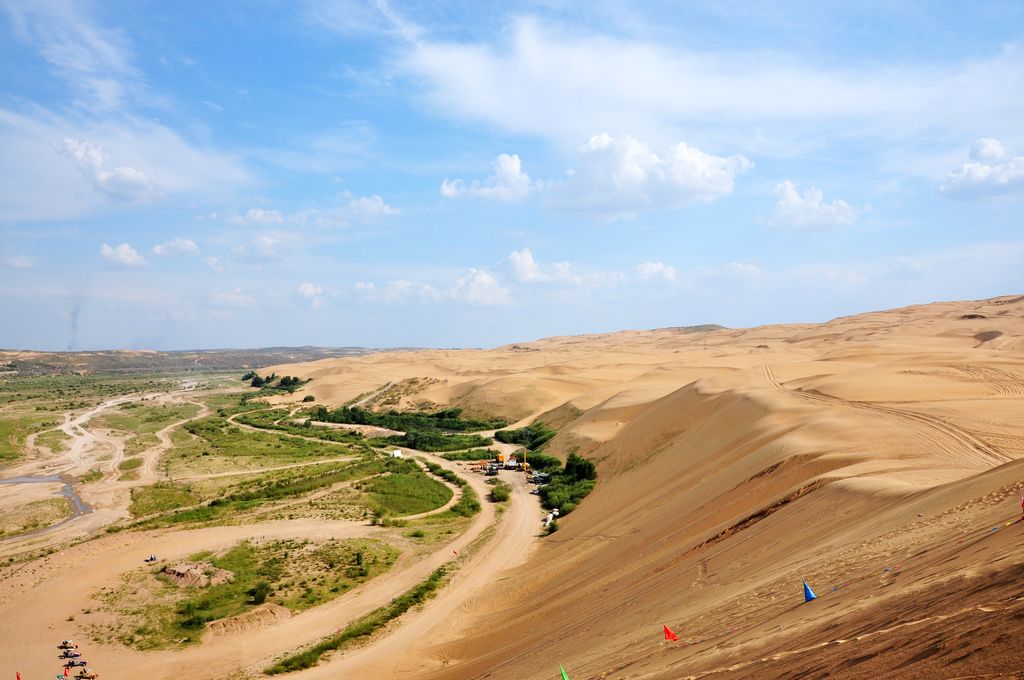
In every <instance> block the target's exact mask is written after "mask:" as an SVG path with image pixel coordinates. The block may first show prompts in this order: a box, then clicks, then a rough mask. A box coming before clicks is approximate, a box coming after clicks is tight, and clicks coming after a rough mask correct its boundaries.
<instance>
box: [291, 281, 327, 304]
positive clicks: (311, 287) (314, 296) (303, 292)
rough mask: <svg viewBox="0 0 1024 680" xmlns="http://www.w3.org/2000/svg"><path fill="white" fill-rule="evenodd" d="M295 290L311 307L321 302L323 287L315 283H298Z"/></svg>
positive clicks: (322, 299)
mask: <svg viewBox="0 0 1024 680" xmlns="http://www.w3.org/2000/svg"><path fill="white" fill-rule="evenodd" d="M295 292H296V294H297V295H298V296H299V297H300V298H301V299H302V300H304V301H305V302H306V303H307V304H309V305H312V306H313V307H319V306H320V305H322V304H323V301H324V297H323V296H324V289H323V288H321V287H320V286H318V285H316V284H315V283H309V282H306V283H300V284H299V287H298V288H297V289H296V291H295Z"/></svg>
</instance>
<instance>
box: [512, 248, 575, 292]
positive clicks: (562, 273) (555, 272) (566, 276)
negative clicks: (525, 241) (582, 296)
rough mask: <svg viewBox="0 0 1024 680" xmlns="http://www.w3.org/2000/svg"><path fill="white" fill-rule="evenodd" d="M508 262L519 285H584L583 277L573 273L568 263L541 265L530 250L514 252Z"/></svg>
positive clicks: (524, 249)
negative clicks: (549, 283)
mask: <svg viewBox="0 0 1024 680" xmlns="http://www.w3.org/2000/svg"><path fill="white" fill-rule="evenodd" d="M507 261H508V263H509V266H510V267H511V268H512V277H513V278H514V279H515V280H516V281H518V282H519V283H546V282H552V281H555V282H560V283H572V284H580V283H582V281H583V279H582V277H580V276H578V275H576V274H574V273H573V271H572V265H571V264H570V263H568V262H564V261H561V262H552V263H551V264H549V265H541V264H540V263H539V262H537V260H535V259H534V257H533V253H532V252H531V251H530V249H529V248H523V249H522V250H513V251H512V252H511V253H510V254H509V256H508V258H507Z"/></svg>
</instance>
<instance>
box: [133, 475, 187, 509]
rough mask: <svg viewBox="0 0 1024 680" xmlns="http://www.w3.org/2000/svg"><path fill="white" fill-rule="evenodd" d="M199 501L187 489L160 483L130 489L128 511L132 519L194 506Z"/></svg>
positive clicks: (178, 485)
mask: <svg viewBox="0 0 1024 680" xmlns="http://www.w3.org/2000/svg"><path fill="white" fill-rule="evenodd" d="M198 502H199V499H198V498H196V497H195V496H194V495H192V492H191V490H190V489H189V488H188V487H185V486H182V485H180V484H173V483H171V482H160V483H158V484H154V485H152V486H142V487H137V488H135V489H132V504H131V505H130V506H129V508H128V510H129V511H130V512H131V513H132V516H133V517H144V516H146V515H152V514H154V513H157V512H166V511H168V510H174V509H176V508H181V507H185V506H187V505H195V504H196V503H198Z"/></svg>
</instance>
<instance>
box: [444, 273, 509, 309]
mask: <svg viewBox="0 0 1024 680" xmlns="http://www.w3.org/2000/svg"><path fill="white" fill-rule="evenodd" d="M448 295H449V297H451V298H452V299H453V300H458V301H461V302H467V303H469V304H471V305H504V304H508V303H509V302H510V301H511V299H510V297H509V293H508V290H507V289H505V288H503V287H502V286H501V284H500V283H498V280H497V279H496V278H494V275H492V274H491V273H490V272H488V271H487V270H484V269H476V268H470V269H469V270H468V271H467V272H466V273H465V274H463V275H462V276H460V277H459V278H457V279H456V280H455V283H454V285H453V286H452V287H451V289H450V290H449V291H448Z"/></svg>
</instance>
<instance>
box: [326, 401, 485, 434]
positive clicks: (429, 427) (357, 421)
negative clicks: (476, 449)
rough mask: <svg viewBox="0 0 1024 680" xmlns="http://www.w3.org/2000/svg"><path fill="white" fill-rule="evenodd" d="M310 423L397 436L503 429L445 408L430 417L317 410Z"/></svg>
mask: <svg viewBox="0 0 1024 680" xmlns="http://www.w3.org/2000/svg"><path fill="white" fill-rule="evenodd" d="M310 417H311V418H312V419H313V420H319V421H322V422H326V423H348V424H351V425H373V426H374V427H384V428H387V429H389V430H398V431H400V432H430V431H437V430H443V431H449V432H472V431H473V430H493V429H494V428H497V427H504V426H505V421H504V420H471V419H468V418H463V417H462V409H460V408H449V409H444V410H441V411H436V412H434V413H427V412H423V411H412V412H406V413H402V412H399V411H387V412H384V413H378V412H376V411H368V410H366V409H362V408H359V407H358V406H342V407H341V408H338V409H335V410H333V411H331V410H330V409H328V408H326V407H324V406H318V407H317V408H315V409H313V410H312V411H311V412H310Z"/></svg>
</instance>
